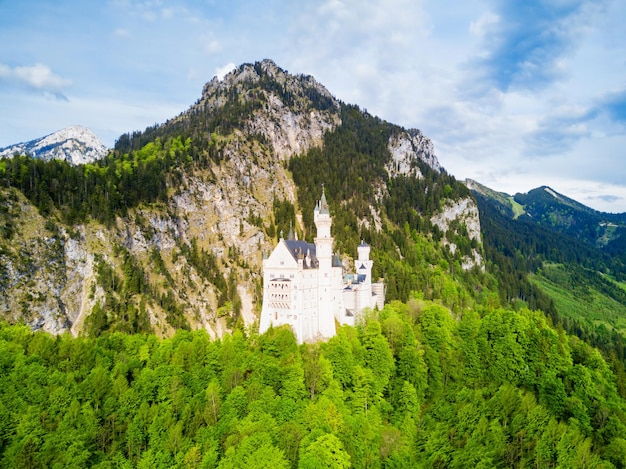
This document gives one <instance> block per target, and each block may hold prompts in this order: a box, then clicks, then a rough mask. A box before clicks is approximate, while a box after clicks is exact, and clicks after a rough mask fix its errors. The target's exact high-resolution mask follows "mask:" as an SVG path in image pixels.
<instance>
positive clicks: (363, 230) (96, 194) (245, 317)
mask: <svg viewBox="0 0 626 469" xmlns="http://www.w3.org/2000/svg"><path fill="white" fill-rule="evenodd" d="M322 184H324V187H325V191H326V196H327V198H328V201H329V204H330V209H331V213H332V215H333V220H334V223H333V234H334V236H335V250H336V251H337V253H338V254H339V255H340V257H341V259H342V261H343V263H344V265H345V266H347V267H349V266H351V265H353V264H352V257H353V256H354V255H355V254H356V252H357V249H356V248H357V246H358V245H359V244H360V243H361V240H365V241H366V242H367V243H368V244H369V245H370V246H371V247H372V256H373V259H374V261H375V266H376V267H375V269H374V272H373V276H374V278H379V277H384V279H385V283H386V285H387V298H389V299H390V300H394V299H397V300H403V301H407V300H408V299H409V297H410V295H411V294H412V293H411V292H417V291H420V292H421V294H422V295H423V296H424V297H425V298H434V297H441V298H442V301H443V302H444V304H447V305H450V306H451V307H453V308H454V309H457V308H463V307H465V306H466V305H467V304H468V302H470V301H476V298H477V296H478V295H479V294H480V293H479V292H480V289H479V288H477V286H476V285H477V284H479V283H480V282H481V278H482V277H483V276H484V275H485V273H484V260H483V253H482V246H481V238H480V236H481V235H480V223H479V220H478V209H477V207H476V204H475V203H474V201H473V200H472V198H471V196H470V193H469V191H468V190H467V189H466V188H465V186H463V185H462V184H461V183H459V182H458V181H456V180H455V179H454V177H452V176H451V175H449V174H447V173H446V172H445V170H443V169H442V168H441V167H440V165H439V163H438V161H437V158H436V156H435V154H434V151H433V145H432V142H431V141H430V140H429V139H428V138H427V137H425V136H424V135H423V134H422V133H421V132H420V131H419V130H416V129H413V130H406V129H404V128H401V127H399V126H396V125H393V124H390V123H387V122H385V121H383V120H381V119H379V118H377V117H374V116H371V115H370V114H368V113H367V112H364V111H362V110H361V109H359V108H358V106H355V105H348V104H345V103H342V102H340V101H338V100H337V99H335V98H334V97H333V96H332V95H331V94H330V93H329V92H328V90H326V88H324V87H323V86H322V85H321V84H319V83H318V82H317V81H316V80H315V79H314V78H313V77H310V76H304V75H292V74H289V73H288V72H287V71H285V70H282V69H281V68H280V67H278V66H277V65H276V64H275V63H274V62H272V61H270V60H265V61H262V62H257V63H254V64H244V65H242V66H240V67H238V68H237V69H236V70H234V71H232V72H231V73H229V74H228V75H226V76H225V77H224V79H223V80H218V79H216V78H215V79H213V80H212V81H210V82H209V83H207V84H206V85H205V87H204V89H203V91H202V95H201V97H200V98H199V99H198V100H197V102H196V103H194V104H193V105H192V106H190V108H189V109H188V110H186V111H184V112H182V113H181V114H179V115H178V116H175V117H173V118H172V119H170V120H168V121H166V122H164V123H162V124H159V125H155V126H152V127H149V128H147V129H145V130H144V131H135V132H131V133H127V134H124V135H122V136H120V138H119V139H118V140H117V142H116V145H115V148H114V149H113V151H112V152H111V153H110V154H109V155H108V156H107V157H106V158H104V159H101V160H98V161H95V162H93V163H92V164H89V165H84V166H69V165H65V164H61V163H60V162H58V161H56V160H53V161H50V162H45V161H42V160H39V159H33V158H28V157H19V158H7V159H3V160H0V186H1V187H2V188H3V189H2V193H1V194H0V196H1V197H2V201H3V204H2V206H3V211H2V213H1V214H0V215H1V218H0V220H1V221H2V225H1V228H2V230H0V232H1V234H2V237H1V239H0V289H1V290H2V292H3V295H2V298H1V299H0V310H2V311H3V314H4V315H5V316H6V317H8V318H10V319H11V320H12V321H22V322H25V323H27V324H29V325H31V327H33V328H41V329H44V330H47V331H51V332H55V333H59V332H63V331H72V332H73V333H74V334H80V333H86V334H90V335H98V334H100V333H103V332H106V331H124V332H134V331H154V332H156V333H158V334H160V335H166V336H167V335H171V334H173V332H174V331H175V330H176V329H180V328H189V329H197V328H205V329H207V330H209V331H210V332H211V334H212V335H213V336H221V335H222V334H223V333H224V332H225V331H229V330H232V329H233V328H236V327H250V326H253V324H254V323H255V321H257V319H258V313H259V307H260V304H261V295H262V284H261V263H262V258H263V253H264V252H269V251H270V250H271V249H272V248H273V247H274V246H275V244H276V243H277V241H278V238H279V237H280V233H281V232H283V233H287V232H288V231H289V228H290V225H292V226H293V227H294V229H295V231H296V232H297V233H298V237H299V239H308V240H309V241H312V237H313V235H314V232H315V231H314V227H313V208H314V205H315V201H316V200H317V199H318V198H319V196H320V194H321V188H322ZM23 214H27V216H23Z"/></svg>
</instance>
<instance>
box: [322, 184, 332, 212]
mask: <svg viewBox="0 0 626 469" xmlns="http://www.w3.org/2000/svg"><path fill="white" fill-rule="evenodd" d="M320 213H322V214H325V215H330V212H329V211H328V202H326V191H325V190H324V184H322V198H321V199H320Z"/></svg>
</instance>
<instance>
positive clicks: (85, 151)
mask: <svg viewBox="0 0 626 469" xmlns="http://www.w3.org/2000/svg"><path fill="white" fill-rule="evenodd" d="M16 153H17V154H19V155H25V154H28V155H31V156H33V157H35V158H40V159H42V160H44V161H49V160H52V159H55V160H64V161H67V162H68V163H70V164H73V165H78V164H85V163H92V162H94V161H97V160H100V159H102V158H104V157H105V156H106V155H107V153H108V149H107V147H106V146H105V145H104V143H102V141H101V140H100V139H99V138H98V137H97V136H96V134H94V133H93V132H92V131H91V130H90V129H88V128H86V127H82V126H80V125H72V126H70V127H66V128H65V129H62V130H58V131H57V132H53V133H51V134H50V135H46V136H45V137H41V138H37V139H35V140H31V141H29V142H25V143H17V144H15V145H11V146H8V147H5V148H0V158H2V157H9V156H13V155H14V154H16Z"/></svg>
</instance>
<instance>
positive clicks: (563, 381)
mask: <svg viewBox="0 0 626 469" xmlns="http://www.w3.org/2000/svg"><path fill="white" fill-rule="evenodd" d="M0 351H1V352H0V357H2V359H1V362H0V374H1V376H0V378H1V382H2V383H3V385H2V387H1V388H0V422H1V428H2V432H1V433H0V464H1V465H2V467H87V466H89V467H100V468H107V467H219V468H231V467H259V468H260V467H284V468H287V467H294V468H295V467H300V468H309V467H420V466H422V467H459V468H461V467H463V468H465V467H474V466H476V467H578V468H584V467H607V468H609V467H618V468H622V467H626V440H625V439H624V435H625V434H626V413H625V411H626V403H625V402H624V400H622V399H620V398H619V396H618V394H617V392H616V377H615V375H614V374H613V373H612V372H611V371H610V369H609V368H608V366H607V365H606V363H605V362H604V360H603V359H602V358H601V357H600V355H599V354H598V353H597V352H596V351H594V350H593V349H591V348H590V347H589V346H588V345H586V344H585V343H583V342H581V341H580V340H578V339H576V338H573V337H568V336H566V335H565V334H564V333H562V332H559V331H557V330H555V329H554V328H552V327H551V326H550V325H549V324H548V323H547V322H546V320H545V317H544V316H543V314H541V313H538V312H531V311H529V310H522V311H519V312H513V311H508V310H502V309H492V310H484V311H482V316H481V315H479V314H478V313H476V312H468V313H466V314H464V315H463V316H462V317H460V318H457V319H455V318H454V317H453V316H452V315H451V313H450V311H449V310H448V309H446V308H444V307H442V306H440V305H438V304H434V303H430V302H425V301H421V300H417V299H412V300H411V301H410V302H409V304H401V303H393V304H391V305H387V306H386V307H385V309H384V310H383V311H381V312H379V313H378V314H376V315H375V314H371V315H370V316H369V317H368V319H367V320H366V321H365V322H363V324H360V325H359V326H358V327H356V328H351V327H342V328H340V329H339V331H338V334H337V336H336V337H334V338H332V339H330V340H329V341H328V342H326V343H321V344H304V345H300V346H298V345H297V344H296V343H295V340H294V336H293V334H292V333H291V331H290V330H288V329H285V328H279V329H273V330H270V331H268V332H267V333H266V334H265V335H263V336H257V335H255V334H253V333H252V334H250V335H246V334H242V333H241V332H236V333H235V334H234V335H232V336H226V337H224V338H223V339H221V340H215V341H212V340H211V339H210V338H209V337H208V335H207V334H206V333H205V332H204V331H202V330H200V331H195V332H186V331H179V332H178V333H177V334H176V335H175V336H174V337H172V338H171V339H166V340H158V339H156V338H155V337H154V336H151V335H120V334H113V335H104V336H102V337H99V338H86V337H80V338H71V337H69V336H59V337H51V336H48V335H46V334H45V333H41V332H38V333H33V332H31V331H30V330H28V329H26V328H24V327H22V326H8V325H1V326H0Z"/></svg>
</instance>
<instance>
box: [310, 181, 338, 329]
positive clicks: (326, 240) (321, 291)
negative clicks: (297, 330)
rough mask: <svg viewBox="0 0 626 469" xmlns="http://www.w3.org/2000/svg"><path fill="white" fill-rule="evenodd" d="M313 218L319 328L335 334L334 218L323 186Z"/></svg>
mask: <svg viewBox="0 0 626 469" xmlns="http://www.w3.org/2000/svg"><path fill="white" fill-rule="evenodd" d="M313 220H314V221H315V226H316V227H317V236H316V237H315V239H314V242H315V250H316V253H317V260H318V262H319V267H318V284H317V285H318V303H317V304H318V307H317V311H318V314H317V320H318V330H319V333H320V335H321V336H322V337H325V338H328V337H333V336H334V335H335V319H334V316H335V315H334V313H333V304H332V302H331V298H332V294H331V293H332V287H333V286H332V278H333V277H332V260H333V241H334V240H333V238H332V236H331V235H330V227H331V225H332V219H331V218H330V211H329V210H328V202H327V201H326V193H325V191H324V188H323V186H322V198H321V199H320V200H319V201H318V202H317V205H316V206H315V210H314V211H313Z"/></svg>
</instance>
